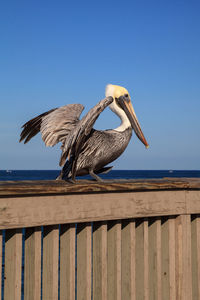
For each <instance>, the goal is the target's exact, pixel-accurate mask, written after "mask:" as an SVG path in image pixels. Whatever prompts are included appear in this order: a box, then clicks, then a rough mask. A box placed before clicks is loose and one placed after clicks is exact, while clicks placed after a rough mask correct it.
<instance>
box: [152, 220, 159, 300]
mask: <svg viewBox="0 0 200 300" xmlns="http://www.w3.org/2000/svg"><path fill="white" fill-rule="evenodd" d="M160 299H161V220H160V219H156V218H152V219H150V222H149V300H160Z"/></svg>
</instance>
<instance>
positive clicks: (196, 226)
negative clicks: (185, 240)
mask: <svg viewBox="0 0 200 300" xmlns="http://www.w3.org/2000/svg"><path fill="white" fill-rule="evenodd" d="M191 226H192V227H191V236H192V237H191V241H192V299H193V300H196V299H200V284H199V282H200V216H199V215H195V216H194V217H193V218H192V224H191Z"/></svg>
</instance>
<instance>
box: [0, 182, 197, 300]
mask: <svg viewBox="0 0 200 300" xmlns="http://www.w3.org/2000/svg"><path fill="white" fill-rule="evenodd" d="M0 229H1V231H0V245H2V246H1V247H0V266H2V267H0V280H1V282H2V289H0V293H1V295H0V299H5V300H18V299H25V300H39V299H43V300H51V299H52V300H57V299H60V300H64V299H66V300H75V299H77V300H89V299H90V300H91V299H93V300H134V299H136V300H143V299H145V300H147V299H148V300H165V299H168V300H174V299H179V300H184V299H185V300H190V299H193V300H194V299H195V300H197V299H200V180H195V179H190V180H188V179H180V178H179V179H165V180H145V181H142V180H134V181H133V180H132V181H118V182H113V181H109V182H104V183H100V184H99V183H95V182H85V181H80V182H79V183H77V184H75V185H74V184H67V183H65V182H61V181H43V182H42V181H40V182H38V181H26V182H25V181H24V182H0Z"/></svg>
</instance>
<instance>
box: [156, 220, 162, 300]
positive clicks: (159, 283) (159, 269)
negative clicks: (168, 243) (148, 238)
mask: <svg viewBox="0 0 200 300" xmlns="http://www.w3.org/2000/svg"><path fill="white" fill-rule="evenodd" d="M156 229H157V230H156V236H157V299H158V300H159V299H162V278H161V272H162V264H161V219H158V220H156Z"/></svg>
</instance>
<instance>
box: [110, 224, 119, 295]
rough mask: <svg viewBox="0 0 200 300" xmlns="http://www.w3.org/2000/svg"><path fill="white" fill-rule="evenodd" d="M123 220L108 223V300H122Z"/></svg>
mask: <svg viewBox="0 0 200 300" xmlns="http://www.w3.org/2000/svg"><path fill="white" fill-rule="evenodd" d="M121 299H122V298H121V222H120V221H111V222H109V223H108V300H121Z"/></svg>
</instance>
